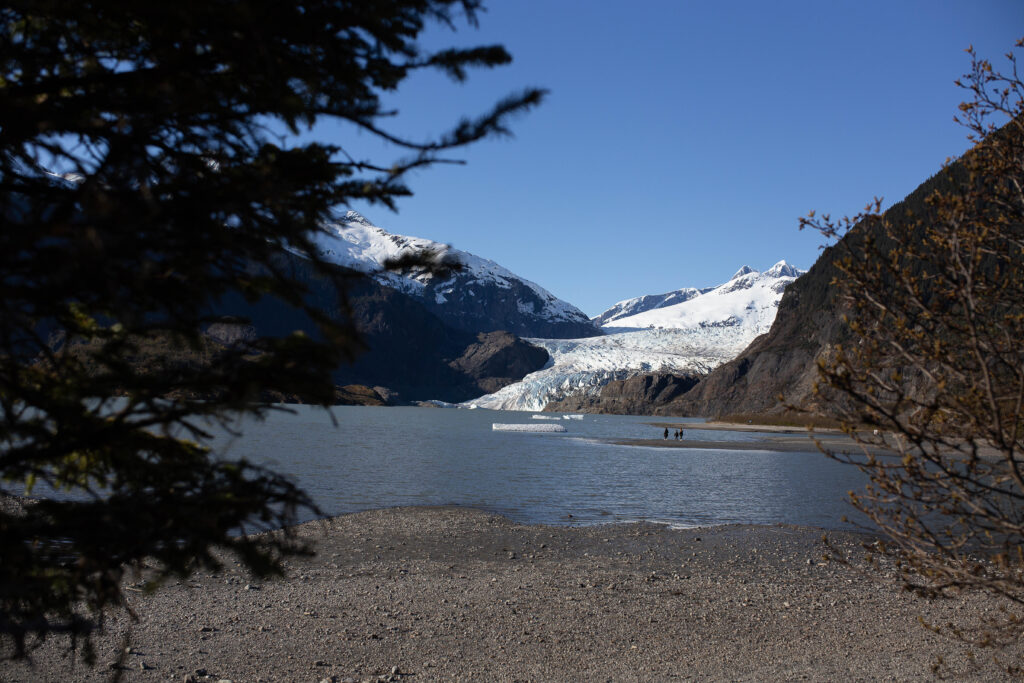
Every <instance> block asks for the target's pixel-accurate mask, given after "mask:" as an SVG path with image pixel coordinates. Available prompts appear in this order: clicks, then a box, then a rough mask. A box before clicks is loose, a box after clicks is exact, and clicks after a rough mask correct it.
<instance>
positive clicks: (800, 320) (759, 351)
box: [656, 164, 961, 416]
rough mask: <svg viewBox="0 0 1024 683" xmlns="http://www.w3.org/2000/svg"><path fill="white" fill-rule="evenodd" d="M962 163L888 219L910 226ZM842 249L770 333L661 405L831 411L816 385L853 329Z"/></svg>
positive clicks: (670, 410)
mask: <svg viewBox="0 0 1024 683" xmlns="http://www.w3.org/2000/svg"><path fill="white" fill-rule="evenodd" d="M959 168H960V167H959V165H958V164H953V165H951V166H950V167H949V168H948V169H946V170H943V171H942V172H940V173H938V174H936V175H935V176H933V177H932V178H930V179H929V180H927V181H926V182H924V183H922V184H921V185H920V186H919V187H918V188H917V189H916V190H914V192H912V193H911V194H910V195H908V196H907V197H906V198H905V199H904V200H903V201H902V202H899V203H897V204H894V205H893V206H892V207H890V208H889V210H888V211H887V212H886V218H887V219H888V220H890V221H894V222H896V223H897V224H899V223H906V224H907V225H908V229H909V225H911V223H912V221H916V220H917V219H919V218H920V217H921V216H923V215H926V214H927V211H928V210H929V209H928V206H927V204H926V202H925V199H926V198H927V197H928V196H930V195H931V194H932V193H933V192H935V191H936V190H938V189H948V188H950V187H951V185H952V178H954V177H955V176H956V175H957V174H958V173H961V171H960V170H959ZM870 231H871V226H870V224H866V223H861V224H859V225H857V226H856V227H855V228H854V229H853V230H852V231H851V232H850V233H849V234H848V235H847V236H846V237H844V238H843V239H844V241H845V242H846V244H845V245H844V246H845V247H849V248H850V249H853V250H856V249H857V248H858V247H857V245H858V244H859V243H860V241H861V240H863V239H864V237H865V235H866V234H868V233H869V232H870ZM841 254H842V251H841V248H839V247H837V246H832V247H830V248H828V249H826V250H825V251H824V252H823V253H822V255H821V256H820V257H819V258H818V260H817V262H815V264H814V265H813V266H812V267H811V268H810V270H808V272H807V274H806V275H804V276H802V277H801V278H799V279H798V280H797V281H796V282H794V283H793V284H792V285H791V286H790V287H788V288H787V289H786V293H785V295H784V296H783V297H782V301H781V302H780V304H779V308H778V313H777V315H776V317H775V321H774V323H773V324H772V326H771V329H770V331H769V332H768V333H767V334H765V335H763V336H761V337H759V338H757V339H755V340H754V341H753V343H751V344H750V346H749V347H748V348H747V349H745V350H744V351H743V352H742V353H741V354H739V355H738V356H737V357H736V358H735V359H733V360H731V361H729V362H727V363H724V364H722V365H721V366H719V367H718V368H716V369H715V370H714V371H713V372H712V373H711V374H710V375H708V376H707V377H706V378H704V379H703V380H701V382H700V383H699V384H698V385H697V386H696V387H694V388H693V389H692V390H691V391H689V392H687V393H686V394H684V395H683V396H681V397H678V398H676V399H674V400H673V401H671V402H669V403H667V404H663V405H661V406H658V407H657V408H656V409H657V412H659V413H661V414H667V415H694V416H714V415H724V414H729V413H777V412H783V411H785V410H786V406H789V405H791V406H798V407H800V408H803V409H807V410H811V411H815V412H820V413H823V414H827V412H828V411H827V407H826V406H825V405H824V404H823V403H822V401H821V399H820V398H819V397H818V396H817V395H816V394H815V390H814V387H815V383H816V382H817V379H818V373H817V365H816V362H817V360H818V358H820V357H821V356H822V355H823V354H827V353H828V352H829V349H830V348H831V347H832V346H833V345H835V344H837V343H843V342H845V341H846V340H847V339H848V338H849V336H850V332H849V329H848V328H847V327H846V326H845V324H843V322H842V317H841V314H842V311H841V310H840V304H839V302H838V301H837V296H836V293H835V291H834V289H833V287H832V285H831V282H832V280H833V278H834V277H835V276H836V275H837V270H836V265H835V264H836V260H837V259H838V258H839V257H840V256H841Z"/></svg>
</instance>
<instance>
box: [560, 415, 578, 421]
mask: <svg viewBox="0 0 1024 683" xmlns="http://www.w3.org/2000/svg"><path fill="white" fill-rule="evenodd" d="M562 419H563V420H582V419H583V416H582V415H563V416H562Z"/></svg>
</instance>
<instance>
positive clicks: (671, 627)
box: [0, 507, 1024, 683]
mask: <svg viewBox="0 0 1024 683" xmlns="http://www.w3.org/2000/svg"><path fill="white" fill-rule="evenodd" d="M298 531H299V533H300V534H302V535H304V536H309V537H311V538H313V539H315V540H316V542H317V546H318V555H317V556H316V557H315V558H312V559H303V560H295V561H290V562H289V566H288V570H289V578H288V579H287V580H278V581H267V582H256V581H255V580H253V579H252V578H251V577H248V576H247V575H246V574H245V573H244V572H242V571H241V570H240V569H239V568H238V567H237V566H235V565H234V564H233V563H229V564H228V565H227V569H226V571H225V572H223V573H222V574H220V575H208V574H201V575H198V576H195V577H193V578H191V579H190V580H187V581H183V582H180V583H177V584H173V585H168V586H165V587H164V588H162V589H161V590H159V591H157V592H156V593H155V594H146V593H143V592H138V591H137V590H136V591H132V592H130V593H129V595H130V598H131V604H132V607H133V608H134V609H135V610H136V612H137V613H138V615H139V620H138V622H137V623H134V624H130V623H129V622H128V621H127V620H126V619H125V618H124V617H122V616H114V617H112V618H111V620H110V621H109V622H108V630H107V632H106V634H104V635H103V636H102V637H100V638H99V640H98V641H97V652H98V654H99V658H100V659H99V665H98V666H97V668H95V669H88V668H84V667H83V666H82V665H81V664H78V665H73V664H72V662H71V661H70V660H69V659H67V658H66V657H64V656H62V655H61V650H60V646H61V645H62V643H61V641H60V640H59V639H52V640H51V641H49V642H48V643H47V645H46V646H45V647H44V648H43V649H41V650H40V651H38V652H36V654H35V657H34V666H33V667H28V666H26V665H24V664H11V663H4V664H0V680H4V681H41V680H46V681H66V680H76V681H78V680H81V681H99V680H105V679H106V678H107V677H108V676H109V675H110V674H111V673H112V672H113V671H114V670H115V669H116V670H118V671H120V673H121V674H122V675H123V679H122V680H127V681H189V680H191V681H221V680H231V681H235V682H236V683H240V682H243V681H313V682H317V681H325V680H326V681H335V682H338V681H377V680H390V681H406V682H413V683H418V682H421V681H437V680H465V681H591V680H600V681H607V680H611V681H651V680H657V681H662V680H677V679H681V680H688V679H703V680H759V681H760V680H793V679H801V678H804V679H810V680H922V679H928V678H931V677H933V673H932V667H933V665H935V664H936V662H937V656H938V655H942V657H943V661H944V669H943V673H945V674H946V675H949V676H952V677H954V678H956V679H958V680H985V681H991V680H998V679H1002V678H1004V677H1005V675H1004V674H1003V673H1002V671H1001V669H1000V668H999V667H998V666H996V665H995V664H994V663H993V659H992V656H991V654H990V653H988V652H980V653H978V656H977V657H976V658H975V659H973V660H972V659H971V658H970V657H969V656H968V652H969V649H968V648H967V647H965V646H963V645H961V644H959V643H958V642H957V641H954V640H952V639H950V638H947V637H945V636H942V635H937V634H935V633H933V632H932V631H930V630H927V629H925V628H924V627H922V626H921V625H920V623H919V621H918V619H919V617H920V618H923V619H924V620H925V621H928V622H932V623H939V624H946V623H953V624H957V625H969V624H971V623H974V622H975V621H976V620H977V619H979V618H982V617H984V616H985V615H986V614H992V613H994V612H993V610H996V609H997V608H998V607H999V605H998V603H997V602H996V601H995V600H993V599H991V598H988V597H985V596H978V595H961V596H958V597H955V598H951V599H947V600H940V601H928V600H925V599H922V598H918V597H915V596H913V595H910V594H908V593H905V592H902V591H900V590H899V589H898V588H896V587H895V586H893V585H892V584H891V583H889V582H879V581H878V580H875V579H872V578H870V577H868V576H867V575H865V574H862V573H858V572H856V571H854V570H851V569H849V568H848V567H845V566H843V565H837V564H835V563H830V562H826V561H824V560H823V556H824V555H825V554H827V553H828V552H829V550H828V548H827V547H826V546H825V545H824V543H823V542H822V531H821V530H818V529H813V528H806V527H792V526H722V527H714V528H704V529H681V530H680V529H676V530H673V529H669V528H667V527H664V526H658V525H652V524H626V525H606V526H590V527H553V526H530V525H521V524H516V523H513V522H511V521H509V520H508V519H505V518H503V517H500V516H497V515H493V514H490V513H487V512H482V511H478V510H471V509H465V508H454V507H444V508H399V509H388V510H377V511H370V512H363V513H358V514H353V515H345V516H342V517H338V518H334V519H331V520H326V521H323V522H313V523H309V524H305V525H303V526H301V527H299V528H298ZM829 536H830V539H831V543H832V544H834V545H835V546H837V547H839V548H841V549H844V550H845V551H856V550H857V549H858V548H859V547H860V543H862V542H863V541H864V540H865V539H864V537H859V536H856V535H853V534H848V533H830V534H829ZM133 588H136V589H137V588H138V587H137V586H134V587H133ZM126 635H127V636H130V647H131V650H130V652H129V653H125V650H124V643H125V641H124V638H125V637H126ZM1022 655H1024V647H1022V645H1020V644H1017V645H1014V646H1013V649H1012V650H1010V651H1008V652H1004V653H1002V654H1001V656H1002V657H1008V658H1010V659H1011V660H1012V659H1013V658H1017V659H1019V658H1020V657H1021V656H1022Z"/></svg>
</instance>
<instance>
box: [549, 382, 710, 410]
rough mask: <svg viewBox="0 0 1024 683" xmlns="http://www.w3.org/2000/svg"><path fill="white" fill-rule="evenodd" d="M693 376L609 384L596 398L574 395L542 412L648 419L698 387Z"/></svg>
mask: <svg viewBox="0 0 1024 683" xmlns="http://www.w3.org/2000/svg"><path fill="white" fill-rule="evenodd" d="M699 381H700V378H699V377H698V376H697V375H695V374H694V375H672V374H666V373H650V374H646V375H638V376H636V377H630V378H629V379H625V380H618V381H613V382H609V383H608V384H606V385H604V386H603V387H602V388H601V394H600V396H585V395H577V396H570V397H568V398H565V399H562V400H561V401H554V402H552V403H549V404H548V405H547V406H546V407H545V408H544V410H545V411H548V412H566V413H570V412H573V413H606V414H611V415H652V414H654V411H655V410H656V409H657V408H658V407H659V406H664V405H667V404H669V403H670V402H671V401H672V400H674V399H676V398H678V397H679V396H682V395H683V394H685V393H686V392H688V391H690V389H692V388H693V387H694V386H696V385H697V384H698V382H699Z"/></svg>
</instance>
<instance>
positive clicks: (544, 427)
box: [491, 422, 566, 432]
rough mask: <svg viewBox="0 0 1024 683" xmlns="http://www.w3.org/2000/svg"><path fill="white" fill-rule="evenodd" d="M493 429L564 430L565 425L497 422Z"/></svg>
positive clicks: (516, 430)
mask: <svg viewBox="0 0 1024 683" xmlns="http://www.w3.org/2000/svg"><path fill="white" fill-rule="evenodd" d="M491 429H493V430H494V431H496V432H564V431H566V429H565V427H563V426H562V425H556V424H539V425H534V424H502V423H500V422H495V423H494V424H492V425H491Z"/></svg>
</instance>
